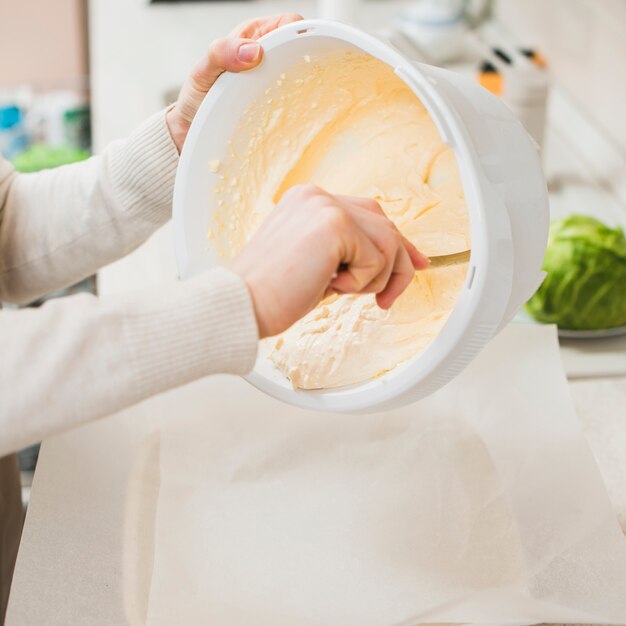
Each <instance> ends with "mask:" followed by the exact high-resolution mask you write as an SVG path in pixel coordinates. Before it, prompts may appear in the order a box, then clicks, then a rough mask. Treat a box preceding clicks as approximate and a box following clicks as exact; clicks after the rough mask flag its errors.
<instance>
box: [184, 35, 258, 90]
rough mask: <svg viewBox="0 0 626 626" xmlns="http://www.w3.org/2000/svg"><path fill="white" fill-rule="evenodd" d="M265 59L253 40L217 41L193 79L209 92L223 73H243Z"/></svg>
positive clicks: (201, 62)
mask: <svg viewBox="0 0 626 626" xmlns="http://www.w3.org/2000/svg"><path fill="white" fill-rule="evenodd" d="M262 57H263V49H262V48H261V44H259V43H258V42H257V41H254V40H253V39H232V38H225V39H216V40H215V41H214V42H213V43H212V44H211V47H210V48H209V52H208V54H207V55H206V56H205V57H204V58H203V59H202V60H201V61H200V62H199V63H198V65H196V67H195V69H194V71H193V72H192V75H191V78H192V80H193V81H194V82H195V83H196V87H197V88H198V89H199V90H202V91H205V92H206V91H208V90H209V89H210V88H211V87H212V86H213V83H215V81H216V80H217V79H218V78H219V76H220V75H221V74H222V73H223V72H243V71H245V70H249V69H252V68H253V67H256V66H257V65H258V64H259V63H260V62H261V59H262Z"/></svg>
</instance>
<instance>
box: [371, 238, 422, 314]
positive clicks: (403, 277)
mask: <svg viewBox="0 0 626 626" xmlns="http://www.w3.org/2000/svg"><path fill="white" fill-rule="evenodd" d="M414 276H415V270H414V269H413V265H412V263H411V259H410V257H409V254H408V252H407V250H406V248H403V247H401V248H400V249H399V251H398V257H397V259H396V264H395V266H394V270H393V272H392V273H391V277H390V278H389V282H388V283H387V286H386V287H385V288H384V289H383V290H382V291H381V292H380V293H378V294H377V296H376V302H377V303H378V306H379V307H380V308H381V309H389V308H390V307H391V306H392V305H393V303H394V302H395V301H396V300H397V298H398V296H400V295H401V294H402V293H403V292H404V290H405V289H406V288H407V287H408V286H409V285H410V284H411V281H412V280H413V278H414Z"/></svg>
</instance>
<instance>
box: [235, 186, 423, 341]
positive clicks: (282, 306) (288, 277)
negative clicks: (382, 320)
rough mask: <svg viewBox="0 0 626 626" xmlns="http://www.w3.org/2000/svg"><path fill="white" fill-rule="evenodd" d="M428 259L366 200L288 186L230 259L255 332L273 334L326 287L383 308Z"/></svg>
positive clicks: (316, 301) (310, 306)
mask: <svg viewBox="0 0 626 626" xmlns="http://www.w3.org/2000/svg"><path fill="white" fill-rule="evenodd" d="M428 264H429V261H428V259H427V258H426V257H425V256H424V255H422V254H421V253H420V252H418V251H417V249H416V248H415V247H414V246H413V245H412V244H411V243H409V242H408V241H407V240H406V239H405V238H404V237H403V236H402V235H401V234H400V232H399V231H398V229H397V228H396V227H395V226H394V224H393V222H391V220H389V219H388V218H387V217H386V216H385V214H384V213H383V211H382V209H381V208H380V206H379V204H378V203H377V202H375V201H373V200H367V199H363V198H352V197H346V196H333V195H331V194H329V193H326V192H325V191H323V190H321V189H319V188H317V187H314V186H312V185H300V186H297V187H294V188H292V189H290V190H289V191H288V192H287V193H286V194H285V195H284V196H283V198H282V199H281V201H280V202H279V204H278V206H277V207H276V209H274V211H273V212H272V213H271V214H270V215H269V216H268V218H267V219H266V220H265V222H263V224H262V225H261V227H260V228H259V230H258V231H257V232H256V233H255V235H254V236H253V237H252V239H251V240H250V241H249V242H248V244H247V245H246V246H245V248H244V249H243V250H242V251H241V253H240V254H239V255H238V256H237V257H236V258H235V259H234V261H233V263H232V269H233V270H234V271H235V272H236V273H237V274H239V275H240V276H241V277H242V278H243V279H244V281H245V282H246V284H247V286H248V289H249V290H250V293H251V295H252V300H253V302H254V308H255V312H256V317H257V322H258V326H259V334H260V336H261V338H263V337H270V336H273V335H277V334H278V333H281V332H283V331H284V330H287V328H289V327H290V326H291V325H292V324H294V323H295V322H296V321H298V320H299V319H300V318H301V317H303V316H304V315H306V314H307V313H308V312H309V311H311V310H312V309H313V308H315V307H316V306H317V305H318V304H319V302H320V301H321V300H322V299H323V298H325V297H327V296H329V295H331V294H344V293H376V294H377V295H376V299H377V302H378V305H379V306H380V307H382V308H389V307H391V305H392V304H393V303H394V301H395V300H396V298H397V297H398V296H399V295H400V294H401V293H402V292H403V291H404V290H405V289H406V288H407V287H408V285H409V283H410V282H411V281H412V280H413V276H414V274H415V270H416V269H424V268H426V267H428Z"/></svg>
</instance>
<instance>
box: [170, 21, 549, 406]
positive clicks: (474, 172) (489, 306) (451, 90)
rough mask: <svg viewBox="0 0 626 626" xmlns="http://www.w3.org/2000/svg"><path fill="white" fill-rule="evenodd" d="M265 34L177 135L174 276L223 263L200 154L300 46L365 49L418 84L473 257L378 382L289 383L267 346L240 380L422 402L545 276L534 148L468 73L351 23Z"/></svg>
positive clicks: (340, 399) (349, 401)
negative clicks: (442, 308)
mask: <svg viewBox="0 0 626 626" xmlns="http://www.w3.org/2000/svg"><path fill="white" fill-rule="evenodd" d="M262 43H263V47H264V50H265V58H264V61H263V63H262V64H261V66H260V67H259V68H257V69H255V70H253V71H251V72H248V73H242V74H225V75H223V76H222V77H221V78H220V79H219V80H218V81H217V83H216V84H215V86H214V87H213V88H212V89H211V91H210V93H209V95H208V96H207V97H206V99H205V100H204V103H203V104H202V106H201V108H200V110H199V112H198V114H197V115H196V118H195V120H194V122H193V125H192V126H191V130H190V132H189V135H188V137H187V140H186V142H185V147H184V150H183V153H182V156H181V160H180V167H179V169H178V175H177V178H176V189H175V193H174V233H175V245H176V255H177V261H178V267H179V273H180V276H181V278H183V279H184V278H188V277H191V276H194V275H197V274H199V273H201V272H203V271H205V270H206V269H208V268H210V267H211V266H214V265H217V264H219V263H220V259H219V258H218V257H217V255H216V254H215V252H214V251H213V250H211V248H210V245H209V242H208V240H207V232H208V230H209V227H210V223H211V214H212V211H213V210H214V208H215V202H216V201H215V198H214V191H213V189H214V187H215V185H216V182H217V179H216V178H215V177H216V176H217V175H214V174H211V173H209V172H208V166H207V164H208V162H209V161H210V160H212V159H216V158H218V156H219V155H226V154H228V140H229V139H230V138H231V137H232V136H233V134H234V132H235V129H236V128H237V126H238V124H239V121H240V118H241V117H242V115H243V113H244V112H245V110H246V109H247V108H248V106H249V105H250V103H251V102H252V101H253V100H255V99H256V98H258V97H260V96H261V94H263V92H264V91H265V89H266V88H267V87H268V85H271V84H273V83H275V82H276V80H277V79H278V77H279V76H280V75H281V74H282V73H283V72H286V71H288V70H289V68H290V67H292V66H293V65H295V64H296V63H298V62H301V60H302V58H303V57H304V56H305V55H310V56H311V57H320V56H321V55H326V54H328V53H334V52H340V51H342V50H345V51H355V50H356V51H362V52H366V53H369V54H371V55H372V56H374V57H376V58H378V59H380V60H381V61H383V62H385V63H387V64H388V65H390V66H391V67H392V68H393V69H394V71H395V73H396V74H397V76H399V77H400V78H401V79H402V80H403V81H404V82H406V84H407V85H408V86H409V87H410V88H411V89H412V90H413V91H414V92H415V94H416V95H417V97H418V98H419V99H420V100H421V101H422V103H423V104H424V106H425V107H426V109H427V110H428V112H429V113H430V115H431V117H432V118H433V120H434V122H435V124H436V125H437V128H438V130H439V132H440V134H441V136H442V138H443V140H444V141H445V142H446V143H447V144H448V145H449V146H450V147H451V148H452V149H453V150H454V152H455V155H456V159H457V163H458V167H459V172H460V175H461V180H462V183H463V187H464V191H465V196H466V200H467V206H468V209H469V213H470V221H471V241H472V256H471V261H470V266H469V271H468V274H467V279H466V282H465V286H464V289H463V290H462V292H461V294H460V296H459V299H458V303H457V305H456V307H455V309H454V311H453V312H452V314H451V316H450V318H449V320H448V322H447V323H446V325H445V326H444V328H443V329H442V331H441V332H440V334H439V335H438V336H437V337H436V338H435V339H434V340H433V341H432V343H431V344H430V345H429V346H428V347H427V348H426V349H425V350H423V351H422V352H420V353H419V354H417V355H416V356H415V357H413V358H412V359H411V360H410V361H408V362H406V363H404V364H402V365H400V366H399V367H397V368H396V369H394V370H392V371H390V372H388V373H387V374H385V375H383V376H380V377H378V378H376V379H374V380H370V381H368V382H365V383H362V384H358V385H351V386H348V387H341V388H338V389H328V390H319V391H302V390H296V389H294V388H293V387H292V386H291V384H290V382H289V381H288V380H287V379H286V378H285V377H284V376H283V375H282V374H281V373H280V372H279V371H278V370H277V369H276V368H275V367H274V365H273V364H272V363H271V362H270V361H269V360H268V359H267V358H266V355H265V354H263V353H262V354H260V356H259V359H258V361H257V364H256V367H255V369H254V371H253V373H252V374H250V376H248V377H247V379H248V381H249V382H251V383H252V384H253V385H255V386H256V387H258V388H259V389H261V390H263V391H264V392H266V393H268V394H270V395H271V396H274V397H275V398H278V399H280V400H283V401H285V402H289V403H291V404H294V405H297V406H300V407H304V408H308V409H315V410H321V411H339V412H372V411H377V410H382V409H388V408H392V407H397V406H400V405H404V404H408V403H410V402H414V401H416V400H419V399H420V398H423V397H424V396H426V395H428V394H431V393H433V392H434V391H436V390H437V389H439V388H440V387H442V386H443V385H445V384H446V383H447V382H448V381H450V380H451V379H452V378H453V377H454V376H456V375H457V374H458V373H459V372H460V371H461V370H462V369H463V368H464V367H465V366H466V365H467V364H468V363H469V362H470V361H471V360H472V359H473V358H474V357H475V356H476V355H477V354H478V353H479V352H480V350H481V349H482V348H483V346H484V345H485V344H486V343H487V342H488V341H489V340H490V339H491V338H492V337H493V336H494V335H495V334H496V333H497V332H498V331H499V330H500V329H501V328H503V326H505V325H506V324H507V323H508V322H509V321H510V320H511V319H512V318H513V316H514V315H515V314H516V312H517V311H518V310H519V308H520V307H521V306H522V304H523V303H524V302H525V301H526V300H527V299H528V298H529V297H530V296H531V295H532V294H533V293H534V291H535V290H536V288H537V287H538V286H539V284H540V283H541V281H542V279H543V274H542V272H541V264H542V260H543V256H544V251H545V247H546V242H547V236H548V221H549V220H548V197H547V191H546V184H545V180H544V176H543V173H542V169H541V164H540V160H539V156H538V153H537V149H536V146H535V145H534V143H533V142H532V140H531V139H530V137H529V136H528V134H527V133H526V131H525V130H524V128H523V127H522V125H521V124H520V123H519V122H518V121H517V120H516V119H515V118H514V117H513V115H512V114H511V113H510V112H509V110H508V109H507V108H506V106H505V105H504V104H502V103H501V102H500V100H498V98H496V97H495V96H494V95H492V94H491V93H489V92H488V91H486V90H485V89H483V88H482V87H480V86H479V85H477V84H476V83H475V82H473V81H472V80H469V79H466V78H464V77H461V76H458V75H457V74H454V73H452V72H449V71H446V70H443V69H440V68H435V67H430V66H427V65H421V64H414V63H412V62H410V61H408V60H407V59H405V58H404V57H403V56H402V55H400V54H399V53H398V52H396V51H395V50H394V49H393V48H391V47H389V46H388V45H386V44H384V43H382V42H381V41H379V40H378V39H376V38H374V37H372V36H369V35H367V34H365V33H363V32H361V31H359V30H357V29H354V28H351V27H348V26H345V25H342V24H338V23H332V22H324V21H317V20H315V21H307V22H299V23H295V24H290V25H288V26H285V27H283V28H280V29H279V30H277V31H275V32H273V33H271V34H269V35H267V36H266V37H264V38H263V39H262Z"/></svg>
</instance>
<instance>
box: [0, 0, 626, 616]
mask: <svg viewBox="0 0 626 626" xmlns="http://www.w3.org/2000/svg"><path fill="white" fill-rule="evenodd" d="M400 4H402V3H401V2H397V3H395V2H392V3H391V6H392V7H395V6H399V5H400ZM265 5H266V10H267V12H270V11H275V10H286V4H285V2H281V1H280V0H277V1H273V2H267V3H265ZM312 6H313V3H312V2H306V1H303V2H290V3H289V9H288V10H301V11H304V12H308V13H309V14H310V12H311V10H312ZM367 6H368V13H367V16H366V17H367V19H368V20H370V23H375V22H376V21H378V20H380V19H382V17H383V15H389V12H390V11H389V6H390V5H389V4H388V5H386V6H387V8H386V9H385V12H384V13H383V9H382V7H381V5H380V4H379V3H371V4H368V5H367ZM90 8H91V18H90V19H91V45H92V51H91V52H92V80H93V110H94V120H95V137H96V142H97V145H98V146H102V145H105V144H106V143H108V142H109V141H110V140H112V139H114V138H116V137H118V136H122V135H124V134H126V133H127V132H129V131H130V130H131V129H132V127H133V126H135V125H136V124H137V123H139V122H140V121H141V120H142V119H144V118H145V117H147V116H148V115H149V114H150V113H151V112H152V111H154V110H155V109H157V108H159V107H160V106H162V104H163V97H164V96H163V94H164V92H165V91H167V90H168V89H171V88H173V87H176V86H177V84H179V83H180V79H181V75H180V68H181V67H182V68H185V67H190V66H191V64H192V62H193V60H194V59H195V57H197V56H198V55H199V54H200V53H201V52H202V51H203V50H204V48H205V47H206V42H208V41H210V40H211V39H212V38H214V37H216V36H218V35H220V34H221V33H222V32H225V31H226V30H227V28H226V24H227V23H228V24H229V25H230V24H232V23H235V22H237V21H238V20H239V19H241V18H242V17H245V16H247V15H249V14H250V7H249V6H248V5H247V4H246V3H229V2H224V3H220V6H219V10H217V11H216V10H215V7H214V6H211V5H202V6H197V7H196V6H194V5H186V6H184V7H171V6H169V7H166V6H165V7H148V6H147V3H146V2H144V0H91V7H90ZM262 12H266V11H265V10H264V11H262ZM218 15H219V19H218V18H217V16H218ZM199 18H203V19H199ZM366 25H367V24H366ZM138 33H139V40H138ZM164 38H165V39H164ZM164 40H165V41H172V42H175V41H178V42H181V41H184V42H185V45H178V46H174V45H172V46H167V45H164V44H163V41H164ZM116 61H117V62H116ZM137 76H141V77H142V80H141V81H138V80H137ZM559 107H561V108H559ZM563 107H565V108H567V107H566V105H564V104H563V103H559V100H558V98H557V99H556V102H555V103H554V102H553V104H552V117H553V118H554V119H556V118H559V117H560V114H561V112H562V109H563ZM555 108H556V111H555ZM557 126H558V125H554V127H551V129H550V131H549V136H548V147H547V152H546V160H547V168H548V172H549V173H550V172H552V173H553V174H554V175H555V176H556V175H558V176H560V177H561V179H563V180H565V179H568V180H574V181H576V182H575V184H573V185H562V186H560V187H559V188H558V189H555V190H553V193H552V210H553V212H554V213H555V214H559V213H563V212H569V211H572V210H575V209H576V208H577V207H579V208H580V210H585V209H586V207H587V206H589V205H590V204H593V205H594V206H602V207H603V208H604V210H605V211H606V213H605V214H604V217H605V218H606V219H607V220H608V221H613V222H615V221H623V216H624V208H623V207H621V206H620V205H619V203H617V202H616V201H615V200H614V199H613V198H611V197H609V196H608V195H606V192H605V191H604V190H602V189H600V188H598V187H595V186H594V185H593V181H588V180H586V179H585V176H586V173H587V170H586V168H585V165H584V160H581V158H580V157H579V156H578V155H576V154H575V152H573V151H572V150H571V147H570V144H569V142H568V138H567V136H566V135H563V134H559V132H558V128H557ZM175 275H176V271H175V263H174V258H173V251H172V245H171V232H170V228H169V226H166V227H165V228H163V229H161V230H160V231H159V232H157V233H156V234H155V235H154V236H153V237H152V238H151V239H150V240H149V241H148V242H147V243H146V244H145V245H144V246H142V248H140V249H139V250H137V251H136V252H134V253H133V254H131V255H130V256H129V257H127V258H126V259H124V260H122V261H120V262H118V263H115V264H113V265H112V266H110V267H109V268H106V269H105V270H104V271H103V272H102V273H101V275H100V282H99V287H100V292H101V293H102V294H103V295H106V294H111V293H116V292H121V291H127V290H130V289H137V288H141V287H147V286H151V285H158V284H160V283H161V282H163V281H164V280H167V279H170V278H172V277H174V276H175ZM563 359H564V366H565V368H566V371H567V372H568V375H569V376H570V379H572V381H573V382H572V384H571V385H572V392H573V395H574V398H575V401H576V404H577V407H578V409H579V414H580V416H581V419H582V420H583V424H584V426H585V429H586V431H587V433H588V436H589V440H590V443H591V445H592V447H593V448H594V452H595V453H596V456H597V458H598V462H599V465H600V468H601V470H602V472H603V475H604V477H605V480H606V482H607V487H608V489H609V493H610V495H611V498H612V501H613V502H614V504H615V506H616V508H617V509H618V512H619V513H620V515H621V521H622V523H623V527H624V526H626V473H625V471H624V470H625V469H626V468H625V467H624V465H623V464H620V462H619V459H620V458H626V428H622V427H621V426H622V424H621V422H622V420H626V416H624V414H623V407H624V406H626V377H619V376H617V374H619V372H620V371H622V372H623V371H624V363H625V362H626V338H625V339H623V340H619V341H612V342H607V341H604V342H585V343H580V342H578V343H573V342H569V343H567V344H566V345H565V346H564V349H563ZM607 374H611V375H613V377H612V378H605V376H606V375H607ZM258 393H259V392H258V391H256V390H255V389H253V388H252V387H251V386H250V385H248V384H247V383H245V382H243V381H242V380H239V379H236V378H232V377H214V378H211V379H206V380H202V381H198V382H196V383H193V384H192V385H188V386H187V387H184V388H181V389H178V390H175V391H173V392H170V393H167V394H163V395H161V396H158V397H155V398H152V399H150V400H148V401H146V402H144V403H142V404H140V405H138V406H136V407H133V408H132V409H129V410H127V411H124V412H122V413H120V414H118V415H115V416H112V417H110V418H107V419H105V420H101V421H99V422H96V423H93V424H90V425H87V426H85V427H83V428H80V429H78V430H75V431H72V432H69V433H67V434H64V435H62V436H59V437H55V438H54V439H51V440H49V441H47V442H45V443H44V445H43V447H42V450H41V454H40V457H39V464H38V468H37V472H36V476H35V480H34V484H33V488H32V492H31V501H30V507H29V512H28V516H27V520H26V526H25V530H24V536H23V540H22V545H21V549H20V554H19V558H18V564H17V568H16V573H15V579H14V584H13V590H12V596H11V602H10V606H9V613H8V617H7V624H8V625H9V626H18V625H19V626H22V625H24V626H26V625H29V626H30V625H32V624H47V625H49V626H54V625H57V624H58V625H59V626H61V625H63V626H65V625H66V624H81V625H83V626H99V625H102V626H105V625H106V626H110V625H111V624H119V625H121V624H128V625H129V626H130V625H134V624H141V623H142V616H143V615H144V614H145V603H146V602H147V590H148V585H149V576H150V571H149V564H150V562H151V555H150V553H149V546H150V545H151V536H150V533H151V520H153V515H154V506H155V504H154V503H155V490H156V491H158V473H157V472H156V471H155V470H154V467H155V465H154V458H153V456H152V451H153V446H154V441H155V440H154V437H155V435H154V433H155V432H157V431H158V430H159V428H160V427H161V425H162V424H163V423H164V422H165V421H166V420H171V419H176V418H177V417H179V416H181V415H182V414H189V413H191V412H197V411H206V409H205V408H204V407H206V405H207V398H209V399H210V406H211V414H212V415H219V411H220V406H224V403H227V402H228V398H229V397H231V394H237V395H238V396H239V397H242V398H245V406H247V407H249V410H254V405H255V400H256V398H257V397H258V395H257V394H258ZM599 416H602V419H599ZM129 515H130V516H135V518H138V520H139V521H137V519H135V520H134V523H133V524H131V525H130V527H131V528H134V529H135V531H133V532H132V533H130V534H129V533H128V530H127V529H128V528H129V524H128V518H129ZM136 529H142V530H141V531H137V530H136ZM129 555H131V556H132V558H133V559H134V561H133V563H131V564H129V563H128V562H127V560H128V558H129ZM129 576H130V577H131V580H130V581H129ZM129 589H132V593H131V594H130V595H129V593H128V590H129ZM124 590H126V594H125V593H124Z"/></svg>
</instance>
